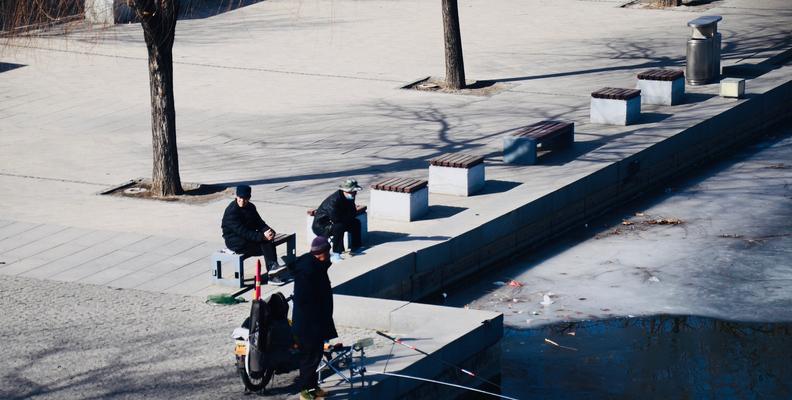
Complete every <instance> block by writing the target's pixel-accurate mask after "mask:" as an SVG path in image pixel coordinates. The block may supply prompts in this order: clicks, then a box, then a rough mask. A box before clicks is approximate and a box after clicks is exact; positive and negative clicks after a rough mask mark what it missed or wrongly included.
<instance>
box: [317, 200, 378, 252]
mask: <svg viewBox="0 0 792 400" xmlns="http://www.w3.org/2000/svg"><path fill="white" fill-rule="evenodd" d="M355 207H356V208H357V210H356V214H355V218H357V219H358V221H360V242H361V243H366V240H367V239H368V212H367V210H368V207H366V206H364V205H361V204H356V205H355ZM305 214H306V218H305V228H306V229H305V237H306V243H307V244H308V246H310V245H311V242H313V239H314V238H315V237H316V234H315V233H314V232H313V220H314V217H315V216H316V209H314V208H309V209H308V211H306V212H305ZM328 239H329V238H328ZM344 245H345V247H346V248H347V249H348V248H350V246H349V235H346V234H345V235H344Z"/></svg>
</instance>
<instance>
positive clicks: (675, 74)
mask: <svg viewBox="0 0 792 400" xmlns="http://www.w3.org/2000/svg"><path fill="white" fill-rule="evenodd" d="M684 76H685V73H684V72H682V70H678V69H650V70H648V71H643V72H641V73H639V74H638V79H643V80H650V81H675V80H677V79H680V78H682V77H684Z"/></svg>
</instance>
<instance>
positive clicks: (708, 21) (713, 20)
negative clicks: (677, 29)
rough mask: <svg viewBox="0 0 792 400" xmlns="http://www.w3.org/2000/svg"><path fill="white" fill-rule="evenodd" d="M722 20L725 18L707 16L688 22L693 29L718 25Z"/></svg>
mask: <svg viewBox="0 0 792 400" xmlns="http://www.w3.org/2000/svg"><path fill="white" fill-rule="evenodd" d="M722 19H723V17H721V16H720V15H705V16H703V17H698V18H696V19H694V20H692V21H690V22H688V26H689V27H691V28H701V27H705V26H707V25H712V24H717V23H718V21H720V20H722Z"/></svg>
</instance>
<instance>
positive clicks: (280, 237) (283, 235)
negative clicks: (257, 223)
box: [272, 233, 294, 246]
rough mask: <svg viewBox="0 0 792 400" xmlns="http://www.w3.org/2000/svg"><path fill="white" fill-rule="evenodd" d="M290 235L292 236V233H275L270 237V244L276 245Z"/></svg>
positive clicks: (287, 238)
mask: <svg viewBox="0 0 792 400" xmlns="http://www.w3.org/2000/svg"><path fill="white" fill-rule="evenodd" d="M292 236H294V233H276V234H275V238H273V239H272V244H274V245H276V246H277V245H279V244H281V243H284V242H286V241H287V240H289V238H291V237H292Z"/></svg>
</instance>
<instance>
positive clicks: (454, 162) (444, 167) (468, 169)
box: [429, 153, 485, 196]
mask: <svg viewBox="0 0 792 400" xmlns="http://www.w3.org/2000/svg"><path fill="white" fill-rule="evenodd" d="M484 181H485V180H484V157H481V156H476V155H471V154H461V153H453V154H445V155H442V156H439V157H435V158H432V159H431V160H429V192H431V193H442V194H453V195H458V196H470V195H471V194H473V193H475V192H478V191H479V190H481V188H483V187H484Z"/></svg>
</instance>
